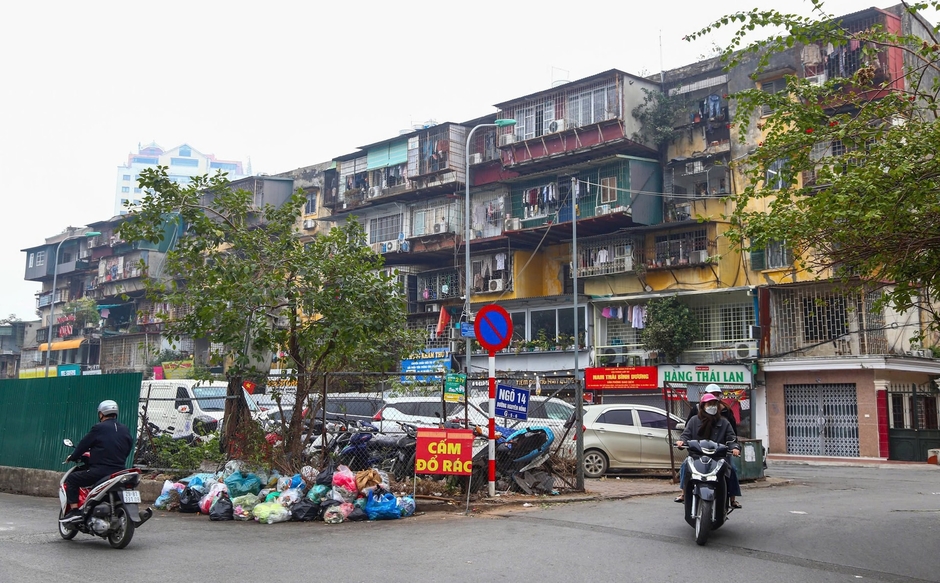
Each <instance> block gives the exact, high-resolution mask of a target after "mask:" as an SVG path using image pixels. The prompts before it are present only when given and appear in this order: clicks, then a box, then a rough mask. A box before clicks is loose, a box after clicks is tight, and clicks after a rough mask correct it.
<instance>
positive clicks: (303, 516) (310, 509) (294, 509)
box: [290, 499, 323, 522]
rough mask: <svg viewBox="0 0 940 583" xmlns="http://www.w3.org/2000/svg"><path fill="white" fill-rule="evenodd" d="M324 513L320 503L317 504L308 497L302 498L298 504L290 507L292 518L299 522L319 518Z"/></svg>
mask: <svg viewBox="0 0 940 583" xmlns="http://www.w3.org/2000/svg"><path fill="white" fill-rule="evenodd" d="M322 513H323V510H322V509H321V508H320V505H319V504H315V503H313V502H311V501H310V500H307V499H303V500H300V501H299V502H297V504H294V505H293V506H291V507H290V516H291V519H292V520H296V521H299V522H308V521H310V520H318V519H319V518H320V517H321V516H322Z"/></svg>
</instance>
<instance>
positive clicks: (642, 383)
mask: <svg viewBox="0 0 940 583" xmlns="http://www.w3.org/2000/svg"><path fill="white" fill-rule="evenodd" d="M657 387H659V374H658V371H657V370H656V367H655V366H602V367H597V368H586V369H584V388H585V389H591V390H592V391H603V390H612V389H616V390H631V389H655V388H657Z"/></svg>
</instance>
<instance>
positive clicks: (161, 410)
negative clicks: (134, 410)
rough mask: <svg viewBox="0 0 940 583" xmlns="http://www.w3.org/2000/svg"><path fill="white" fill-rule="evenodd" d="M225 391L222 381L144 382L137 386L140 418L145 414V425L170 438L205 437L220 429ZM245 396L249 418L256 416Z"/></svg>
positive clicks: (168, 380)
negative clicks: (194, 434) (155, 428)
mask: <svg viewBox="0 0 940 583" xmlns="http://www.w3.org/2000/svg"><path fill="white" fill-rule="evenodd" d="M227 391H228V383H227V382H225V381H197V380H193V379H165V380H159V381H156V380H154V381H144V382H142V383H141V384H140V416H141V419H143V416H144V414H145V413H146V416H147V421H148V422H150V423H152V424H153V425H155V426H156V427H157V429H159V430H160V431H164V432H166V433H169V434H172V435H173V437H184V436H188V435H191V434H192V433H196V434H199V435H206V434H208V433H212V432H213V431H215V430H217V429H218V428H219V426H220V425H221V421H222V416H223V415H224V414H225V395H226V393H227ZM245 396H246V399H245V401H247V403H248V408H249V409H251V412H252V415H256V414H258V413H259V412H260V410H259V409H258V406H257V405H256V404H255V402H254V401H253V400H252V399H250V398H247V397H248V394H247V393H246V394H245Z"/></svg>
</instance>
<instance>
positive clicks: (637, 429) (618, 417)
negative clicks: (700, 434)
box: [584, 404, 685, 478]
mask: <svg viewBox="0 0 940 583" xmlns="http://www.w3.org/2000/svg"><path fill="white" fill-rule="evenodd" d="M684 427H685V422H684V421H683V420H682V419H681V418H679V417H677V416H676V415H668V416H667V414H666V411H664V410H663V409H660V408H658V407H650V406H648V405H631V404H610V405H586V406H585V407H584V475H585V477H588V478H600V477H601V476H603V475H604V474H606V473H607V471H608V470H611V469H669V468H670V467H672V466H671V464H670V460H669V452H670V450H671V449H673V448H672V443H673V442H675V440H676V439H678V437H679V434H680V433H682V429H683V428H684ZM667 428H669V429H671V432H670V431H669V430H667ZM670 433H671V434H670ZM684 459H685V452H684V451H678V450H674V449H673V460H674V462H675V468H676V469H678V468H679V465H680V464H681V463H682V460H684Z"/></svg>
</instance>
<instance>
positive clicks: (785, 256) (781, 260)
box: [764, 241, 793, 269]
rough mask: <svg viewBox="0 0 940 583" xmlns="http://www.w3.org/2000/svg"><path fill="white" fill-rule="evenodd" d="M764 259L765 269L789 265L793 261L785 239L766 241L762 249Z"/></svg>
mask: <svg viewBox="0 0 940 583" xmlns="http://www.w3.org/2000/svg"><path fill="white" fill-rule="evenodd" d="M764 261H765V264H766V266H767V267H766V268H767V269H780V268H783V267H790V265H791V264H792V263H793V255H792V254H791V253H790V249H788V248H787V242H786V241H771V242H769V243H767V248H766V249H764Z"/></svg>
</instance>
